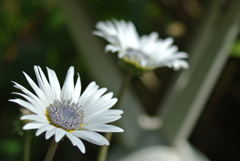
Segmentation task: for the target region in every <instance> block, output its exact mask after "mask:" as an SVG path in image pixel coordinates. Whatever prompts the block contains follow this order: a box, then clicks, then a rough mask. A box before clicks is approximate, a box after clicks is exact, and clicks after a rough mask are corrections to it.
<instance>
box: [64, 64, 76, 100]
mask: <svg viewBox="0 0 240 161" xmlns="http://www.w3.org/2000/svg"><path fill="white" fill-rule="evenodd" d="M73 75H74V68H73V67H70V68H69V70H68V72H67V76H66V79H65V81H64V84H63V87H62V91H61V99H63V100H71V99H72V98H73V94H74V85H73V84H74V82H73Z"/></svg>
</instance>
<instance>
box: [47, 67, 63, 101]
mask: <svg viewBox="0 0 240 161" xmlns="http://www.w3.org/2000/svg"><path fill="white" fill-rule="evenodd" d="M47 72H48V79H49V82H50V86H51V90H52V93H53V97H54V99H58V100H60V94H61V88H60V84H59V81H58V78H57V75H56V73H55V72H54V71H53V70H52V69H49V68H47Z"/></svg>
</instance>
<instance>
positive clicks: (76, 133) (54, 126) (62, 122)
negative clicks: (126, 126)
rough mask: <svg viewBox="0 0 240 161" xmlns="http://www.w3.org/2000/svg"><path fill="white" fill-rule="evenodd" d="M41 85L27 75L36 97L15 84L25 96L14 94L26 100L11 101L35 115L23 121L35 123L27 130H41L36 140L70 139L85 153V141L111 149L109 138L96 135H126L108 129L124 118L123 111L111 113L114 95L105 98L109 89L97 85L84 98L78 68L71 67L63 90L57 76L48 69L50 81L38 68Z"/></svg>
mask: <svg viewBox="0 0 240 161" xmlns="http://www.w3.org/2000/svg"><path fill="white" fill-rule="evenodd" d="M34 70H35V74H36V77H37V82H38V85H36V84H35V83H34V81H33V80H32V79H31V78H30V77H29V76H28V75H27V74H26V73H24V72H23V73H24V75H25V77H26V79H27V81H28V83H29V84H30V86H31V87H32V89H33V90H34V92H35V93H36V95H35V94H33V93H32V92H30V91H29V90H27V89H26V88H25V87H23V86H21V85H20V84H18V83H16V82H13V83H14V87H15V88H18V89H20V90H21V91H22V92H23V93H18V92H14V94H17V95H20V96H22V97H23V98H25V99H26V100H27V101H25V100H23V99H18V98H17V99H11V100H10V101H12V102H15V103H17V104H19V105H21V106H22V107H25V108H26V109H28V110H30V111H31V112H33V113H34V114H29V115H25V116H23V117H21V119H22V120H32V122H30V123H28V124H26V125H25V126H24V127H23V129H24V130H29V129H38V130H37V132H36V136H39V135H40V134H41V133H43V132H46V134H45V137H46V139H49V138H50V137H51V136H53V135H55V141H56V142H59V141H60V140H61V139H62V138H63V137H64V136H67V137H68V138H69V140H70V141H71V142H72V144H73V145H74V146H77V147H78V148H79V149H80V150H81V151H82V152H83V153H85V146H84V145H83V142H82V141H81V139H83V140H86V141H89V142H91V143H93V144H97V145H109V142H108V140H107V139H106V138H104V137H103V136H102V135H100V134H98V133H96V132H123V130H122V129H121V128H119V127H116V126H113V125H107V123H109V122H113V121H116V120H118V119H120V118H121V114H122V113H123V111H122V110H116V109H114V110H109V109H110V108H111V107H112V106H113V105H114V104H115V103H116V102H117V99H116V98H112V96H113V93H107V94H105V95H103V94H104V93H105V92H106V91H107V89H106V88H100V89H99V86H98V85H96V83H95V82H92V83H90V84H89V85H88V86H87V88H86V89H85V91H84V92H83V93H82V94H81V96H80V92H81V82H80V76H79V74H78V78H77V81H76V84H75V85H74V78H73V77H74V67H70V68H69V70H68V73H67V76H66V79H65V82H64V84H63V87H62V89H61V87H60V84H59V81H58V78H57V76H56V74H55V72H54V71H53V70H51V69H49V68H47V72H48V80H47V78H46V76H45V75H44V73H43V71H42V69H41V68H40V67H38V66H34Z"/></svg>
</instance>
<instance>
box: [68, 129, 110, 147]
mask: <svg viewBox="0 0 240 161" xmlns="http://www.w3.org/2000/svg"><path fill="white" fill-rule="evenodd" d="M71 133H72V134H73V135H75V136H77V137H79V138H81V139H84V140H86V141H89V142H91V143H93V144H96V145H109V142H108V140H107V139H106V138H105V137H103V136H102V135H100V134H98V133H96V132H93V131H86V130H78V131H72V132H71Z"/></svg>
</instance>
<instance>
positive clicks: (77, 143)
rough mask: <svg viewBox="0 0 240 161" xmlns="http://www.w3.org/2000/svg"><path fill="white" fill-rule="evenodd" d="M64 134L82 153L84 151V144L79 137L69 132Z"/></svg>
mask: <svg viewBox="0 0 240 161" xmlns="http://www.w3.org/2000/svg"><path fill="white" fill-rule="evenodd" d="M66 135H67V137H68V138H69V140H70V141H71V142H72V144H73V145H74V146H77V147H78V148H79V150H80V151H81V152H82V153H85V146H84V145H83V142H82V141H81V140H80V139H79V138H77V137H76V136H74V135H72V134H71V133H66Z"/></svg>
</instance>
